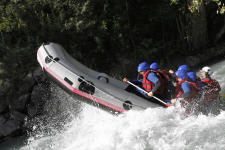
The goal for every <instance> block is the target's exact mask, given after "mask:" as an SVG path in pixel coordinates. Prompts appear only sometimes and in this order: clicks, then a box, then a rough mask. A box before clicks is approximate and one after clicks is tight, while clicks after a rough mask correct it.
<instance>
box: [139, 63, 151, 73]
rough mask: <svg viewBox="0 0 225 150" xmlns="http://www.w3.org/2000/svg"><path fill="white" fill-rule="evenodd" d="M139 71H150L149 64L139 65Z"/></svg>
mask: <svg viewBox="0 0 225 150" xmlns="http://www.w3.org/2000/svg"><path fill="white" fill-rule="evenodd" d="M137 70H138V72H141V71H147V70H149V64H148V63H146V62H142V63H140V64H139V65H138V68H137Z"/></svg>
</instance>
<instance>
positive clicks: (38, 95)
mask: <svg viewBox="0 0 225 150" xmlns="http://www.w3.org/2000/svg"><path fill="white" fill-rule="evenodd" d="M47 95H48V92H46V89H45V88H43V87H41V86H38V85H37V86H34V88H33V91H32V93H31V102H32V103H33V104H35V105H39V104H41V103H43V101H44V99H45V98H46V96H47Z"/></svg>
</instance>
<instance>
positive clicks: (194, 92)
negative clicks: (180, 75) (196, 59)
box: [175, 80, 200, 102]
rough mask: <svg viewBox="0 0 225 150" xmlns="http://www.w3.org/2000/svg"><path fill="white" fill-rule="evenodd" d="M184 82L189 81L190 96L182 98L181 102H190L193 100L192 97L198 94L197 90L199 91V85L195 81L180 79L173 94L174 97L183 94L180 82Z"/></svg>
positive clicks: (194, 97)
mask: <svg viewBox="0 0 225 150" xmlns="http://www.w3.org/2000/svg"><path fill="white" fill-rule="evenodd" d="M184 82H187V83H189V84H190V85H191V93H192V94H191V95H192V96H191V97H190V98H185V99H184V100H183V102H185V101H186V102H190V101H192V100H194V99H196V98H197V96H198V91H200V87H199V86H198V85H197V84H196V83H195V82H190V81H187V80H182V81H180V82H179V83H178V86H177V88H176V96H175V98H178V97H180V96H181V95H183V94H184V91H183V90H182V88H181V85H182V83H184Z"/></svg>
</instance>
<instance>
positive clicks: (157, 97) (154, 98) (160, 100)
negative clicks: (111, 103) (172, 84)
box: [127, 81, 172, 107]
mask: <svg viewBox="0 0 225 150" xmlns="http://www.w3.org/2000/svg"><path fill="white" fill-rule="evenodd" d="M127 83H128V84H130V85H132V86H134V87H136V88H138V89H139V90H141V91H143V92H144V93H146V94H148V92H146V91H145V90H143V89H142V88H140V87H138V86H137V85H135V84H133V83H131V82H130V81H127ZM152 97H153V98H154V99H156V100H158V101H159V102H161V103H163V104H164V105H165V106H167V107H169V106H172V104H167V103H165V102H164V101H162V100H161V99H159V98H158V97H155V96H152Z"/></svg>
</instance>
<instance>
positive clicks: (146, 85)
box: [142, 70, 167, 95]
mask: <svg viewBox="0 0 225 150" xmlns="http://www.w3.org/2000/svg"><path fill="white" fill-rule="evenodd" d="M151 72H154V73H156V76H157V77H158V78H159V80H160V81H161V86H160V88H159V89H158V90H157V91H156V92H155V94H159V95H161V94H163V93H164V91H165V89H166V88H167V86H166V80H165V79H164V78H163V77H162V74H161V73H160V72H159V71H154V70H148V71H147V72H146V73H145V74H144V77H143V80H142V85H143V88H144V89H145V90H146V91H147V92H151V91H152V89H153V88H154V87H155V84H154V83H153V82H151V81H149V80H148V75H149V73H151Z"/></svg>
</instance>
